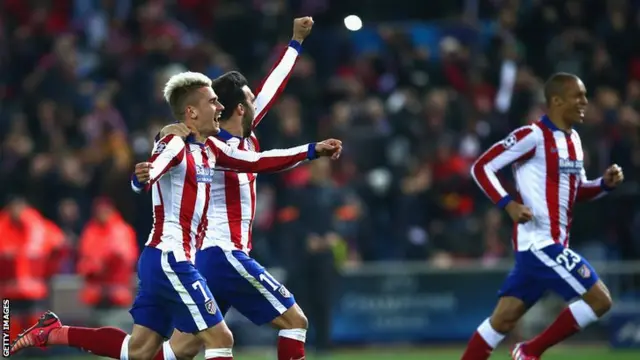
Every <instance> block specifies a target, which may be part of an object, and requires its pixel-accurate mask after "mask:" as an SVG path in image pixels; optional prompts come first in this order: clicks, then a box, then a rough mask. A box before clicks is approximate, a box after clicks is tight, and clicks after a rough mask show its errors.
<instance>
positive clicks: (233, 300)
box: [136, 18, 313, 360]
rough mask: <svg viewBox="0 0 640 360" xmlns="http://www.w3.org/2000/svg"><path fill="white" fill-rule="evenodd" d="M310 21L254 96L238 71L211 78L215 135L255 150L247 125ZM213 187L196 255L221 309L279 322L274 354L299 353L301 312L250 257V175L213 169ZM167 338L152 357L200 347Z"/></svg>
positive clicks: (268, 100)
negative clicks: (216, 105)
mask: <svg viewBox="0 0 640 360" xmlns="http://www.w3.org/2000/svg"><path fill="white" fill-rule="evenodd" d="M312 25H313V20H312V19H311V18H301V19H296V20H295V21H294V28H293V38H292V40H291V42H290V44H289V47H288V49H287V50H286V51H285V52H284V55H283V57H282V59H281V60H280V62H279V63H278V64H276V66H275V67H274V68H273V70H272V71H271V73H270V74H269V75H268V76H267V78H266V79H265V80H264V81H263V86H261V88H260V90H259V91H258V94H257V96H254V94H253V92H252V91H251V89H250V88H249V86H248V82H247V80H246V79H245V77H244V76H242V74H240V73H238V72H235V71H232V72H229V73H227V74H224V75H223V76H221V77H219V78H217V79H215V80H214V81H213V89H214V91H215V92H216V94H218V96H219V100H220V102H221V103H223V104H224V105H225V110H223V111H222V115H221V118H220V127H221V129H220V132H219V133H218V135H217V138H218V139H220V140H222V141H225V142H226V143H227V144H229V145H231V146H235V147H238V148H240V149H248V150H250V151H258V150H259V149H260V144H259V142H258V139H257V137H256V135H255V134H254V132H253V130H254V129H255V128H256V126H257V125H258V124H259V123H260V121H261V120H262V118H263V117H264V115H265V114H266V113H267V111H268V109H269V107H270V105H271V104H273V99H274V98H275V96H276V94H277V92H278V91H280V90H282V89H283V88H284V85H285V82H286V79H287V78H288V77H289V74H290V73H291V71H292V70H293V66H294V64H295V60H296V58H297V56H298V53H299V49H300V44H301V43H302V41H303V40H304V39H305V37H306V36H307V35H308V34H309V30H310V29H311V26H312ZM188 132H189V129H186V128H185V127H184V126H183V125H169V126H167V127H165V129H163V131H162V132H161V135H166V134H167V133H172V134H174V135H178V136H186V135H187V134H188ZM136 176H137V178H138V179H139V180H143V181H146V179H147V178H148V165H146V164H144V163H141V164H138V166H136ZM211 189H212V195H211V204H210V206H209V213H208V215H207V216H208V219H207V220H208V225H209V226H208V228H207V230H206V235H205V239H204V241H203V244H202V249H203V250H202V252H200V253H198V254H197V255H196V258H197V260H198V261H197V262H196V267H198V269H199V271H200V273H201V274H202V275H203V276H204V277H205V279H207V282H208V284H209V288H210V289H211V291H212V293H213V296H214V297H215V298H216V301H217V302H218V305H219V306H220V309H221V311H222V313H223V314H225V313H226V312H227V311H228V309H229V308H230V307H231V306H233V307H235V308H236V309H237V310H238V311H239V312H240V313H242V314H243V315H245V316H246V317H247V318H248V319H249V320H251V321H252V322H253V323H255V324H257V325H264V324H267V323H270V324H271V325H272V326H274V327H276V328H278V329H280V332H279V337H278V359H279V360H290V359H302V358H304V356H305V349H304V343H305V340H306V331H307V325H308V324H307V318H306V317H305V315H304V313H303V312H302V309H300V307H299V306H298V305H297V304H296V302H295V299H294V297H293V296H292V295H291V294H290V293H289V292H288V291H287V289H286V288H285V287H284V286H283V285H281V284H280V283H279V282H278V281H277V280H275V279H274V278H273V276H271V275H270V274H269V273H268V272H267V271H266V270H265V269H264V268H263V267H262V266H261V265H260V264H259V263H257V262H256V261H255V260H254V259H252V258H251V257H249V252H250V250H251V227H252V224H253V219H254V215H255V205H256V174H240V173H236V172H216V173H215V174H214V180H213V183H212V187H211ZM169 343H170V345H169ZM169 343H165V345H164V346H163V349H162V351H161V352H160V353H159V354H158V355H157V356H156V359H157V360H162V359H175V358H179V359H183V358H193V357H195V356H196V355H197V354H198V352H199V350H200V348H201V346H202V344H201V342H200V340H199V339H198V338H196V337H194V336H193V335H191V334H185V333H181V332H175V334H174V335H173V336H172V337H171V340H170V341H169Z"/></svg>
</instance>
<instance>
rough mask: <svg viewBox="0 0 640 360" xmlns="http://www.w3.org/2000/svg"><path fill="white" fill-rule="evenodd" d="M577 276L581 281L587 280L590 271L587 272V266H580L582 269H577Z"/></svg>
mask: <svg viewBox="0 0 640 360" xmlns="http://www.w3.org/2000/svg"><path fill="white" fill-rule="evenodd" d="M578 274H580V276H582V278H583V279H588V278H589V277H590V276H591V270H589V267H588V266H587V265H582V267H580V269H578Z"/></svg>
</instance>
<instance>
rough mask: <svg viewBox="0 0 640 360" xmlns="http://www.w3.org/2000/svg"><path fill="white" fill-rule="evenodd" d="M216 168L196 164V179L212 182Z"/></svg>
mask: <svg viewBox="0 0 640 360" xmlns="http://www.w3.org/2000/svg"><path fill="white" fill-rule="evenodd" d="M213 172H214V170H213V169H212V168H210V167H206V166H202V165H196V181H197V182H201V183H207V184H210V183H212V182H213Z"/></svg>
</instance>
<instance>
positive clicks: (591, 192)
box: [576, 169, 613, 201]
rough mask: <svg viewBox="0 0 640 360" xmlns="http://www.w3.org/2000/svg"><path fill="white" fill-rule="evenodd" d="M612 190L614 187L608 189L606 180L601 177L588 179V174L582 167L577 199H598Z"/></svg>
mask: <svg viewBox="0 0 640 360" xmlns="http://www.w3.org/2000/svg"><path fill="white" fill-rule="evenodd" d="M611 190H613V189H608V188H607V187H606V186H605V185H604V181H603V180H602V178H601V177H600V178H597V179H595V180H587V175H586V173H585V171H584V169H582V172H581V173H580V185H579V186H578V192H577V193H576V201H591V200H596V199H599V198H601V197H602V196H604V195H606V194H607V193H608V192H609V191H611Z"/></svg>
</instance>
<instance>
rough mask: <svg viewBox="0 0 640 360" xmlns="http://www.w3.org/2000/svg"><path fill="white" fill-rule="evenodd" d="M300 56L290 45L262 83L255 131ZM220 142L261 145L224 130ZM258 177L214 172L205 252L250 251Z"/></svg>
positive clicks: (254, 139)
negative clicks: (213, 249)
mask: <svg viewBox="0 0 640 360" xmlns="http://www.w3.org/2000/svg"><path fill="white" fill-rule="evenodd" d="M299 52H300V44H299V43H298V42H296V41H292V42H290V43H289V47H287V49H286V50H285V51H284V52H283V54H282V56H281V58H280V60H279V61H278V62H277V63H276V64H275V66H274V67H273V68H272V70H271V71H270V73H269V74H268V75H267V77H266V78H265V79H264V80H263V81H262V85H260V87H259V88H258V90H257V95H256V100H255V104H256V115H255V118H254V120H253V128H254V129H255V127H256V126H257V125H258V124H259V123H260V121H261V120H262V119H263V118H264V116H265V115H266V114H267V112H268V111H269V109H270V108H271V106H272V105H273V103H274V101H275V99H276V98H277V96H278V95H279V94H280V93H281V92H282V90H283V89H284V87H285V85H286V83H287V80H288V79H289V77H290V76H291V72H292V71H293V67H294V65H295V63H296V60H297V59H298V54H299ZM217 138H218V139H220V140H222V141H225V142H226V143H227V144H228V145H230V146H233V147H237V148H239V149H242V150H248V151H260V143H259V142H258V138H257V137H256V135H255V134H254V133H252V134H251V136H250V137H248V138H240V137H236V136H233V135H231V134H229V133H228V132H227V131H224V130H222V129H221V130H220V133H219V134H218V136H217ZM257 175H258V174H255V173H237V172H230V171H226V172H222V171H216V172H215V174H214V180H213V183H212V184H211V203H210V205H209V213H208V215H207V218H208V219H207V220H208V223H209V226H208V228H207V232H206V236H205V238H204V242H203V244H202V248H208V247H212V246H219V247H221V248H222V249H225V250H242V251H244V252H246V253H249V251H251V229H252V227H253V220H254V217H255V212H256V201H257V200H256V178H257Z"/></svg>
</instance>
